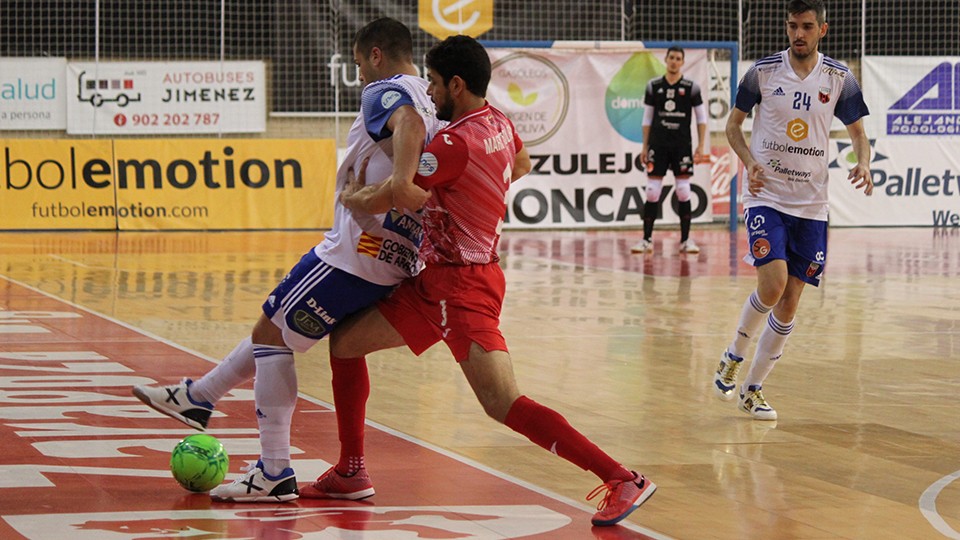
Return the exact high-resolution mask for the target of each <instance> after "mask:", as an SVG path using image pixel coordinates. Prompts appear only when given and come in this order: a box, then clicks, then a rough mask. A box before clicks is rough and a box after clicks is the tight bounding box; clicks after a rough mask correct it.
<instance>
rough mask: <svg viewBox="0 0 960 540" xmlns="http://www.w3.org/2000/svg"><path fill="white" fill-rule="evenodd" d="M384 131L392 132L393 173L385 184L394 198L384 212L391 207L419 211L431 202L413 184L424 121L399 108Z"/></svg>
mask: <svg viewBox="0 0 960 540" xmlns="http://www.w3.org/2000/svg"><path fill="white" fill-rule="evenodd" d="M387 127H389V128H390V130H391V131H393V173H392V174H391V175H390V178H388V179H387V181H386V182H384V184H389V186H390V191H391V193H392V197H393V198H392V201H391V204H390V207H388V208H387V209H386V210H389V209H390V208H391V207H392V208H406V209H410V210H419V209H420V208H421V207H422V206H423V203H425V202H427V199H428V198H430V192H428V191H425V190H423V189H420V188H419V187H418V186H417V185H416V184H414V183H413V177H414V175H416V174H417V165H418V164H419V163H420V153H421V152H423V140H424V139H425V138H426V136H427V128H426V126H424V124H423V117H421V116H420V113H418V112H417V111H416V109H414V108H413V107H409V106H408V107H401V108H400V109H397V112H395V113H393V115H391V116H390V120H388V121H387ZM386 210H384V212H385V211H386Z"/></svg>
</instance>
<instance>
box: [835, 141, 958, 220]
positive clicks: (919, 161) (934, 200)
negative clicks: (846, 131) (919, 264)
mask: <svg viewBox="0 0 960 540" xmlns="http://www.w3.org/2000/svg"><path fill="white" fill-rule="evenodd" d="M957 144H958V143H957V142H955V141H953V140H951V139H944V138H935V139H922V138H914V139H898V138H892V137H887V138H882V139H878V140H877V141H876V143H875V144H874V149H873V160H872V162H871V163H870V170H871V173H872V175H873V183H874V188H873V195H872V196H870V197H865V196H864V195H863V191H862V190H856V189H854V188H853V186H851V185H850V181H849V180H847V174H848V173H849V171H850V168H851V167H852V166H853V165H854V164H856V158H855V157H854V156H853V152H852V148H851V146H850V141H843V140H835V141H831V147H832V148H831V162H830V169H829V170H830V224H831V225H839V226H854V227H856V226H868V225H874V226H926V227H960V152H958V148H957Z"/></svg>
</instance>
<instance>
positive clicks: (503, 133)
mask: <svg viewBox="0 0 960 540" xmlns="http://www.w3.org/2000/svg"><path fill="white" fill-rule="evenodd" d="M426 65H427V68H428V71H427V77H428V80H429V86H428V88H427V93H428V94H429V95H430V96H431V98H432V99H433V102H434V104H435V105H436V108H437V117H438V118H440V119H441V120H449V121H450V124H449V125H448V126H447V127H446V128H444V129H442V130H440V131H439V132H437V135H436V136H435V137H434V139H433V141H432V142H431V143H430V144H429V145H428V146H427V148H426V150H425V151H424V153H423V155H422V156H421V159H420V166H419V169H418V172H417V175H416V176H415V178H414V179H413V183H412V184H411V183H410V181H409V180H407V181H404V180H403V179H399V180H398V179H394V178H389V179H388V180H386V181H384V182H383V183H381V184H376V185H373V186H365V187H364V186H363V180H364V177H365V171H364V168H363V167H362V166H361V169H360V171H359V174H358V178H357V180H356V182H355V183H354V184H353V185H352V188H351V189H346V190H344V192H343V193H342V195H341V200H342V202H343V203H344V205H346V206H347V207H348V208H350V209H351V210H353V211H354V212H373V213H376V212H384V211H386V210H389V208H390V207H393V206H398V205H399V206H403V207H407V208H409V207H410V206H412V205H415V204H419V203H421V202H423V201H425V202H423V210H422V218H423V238H424V239H423V243H422V244H421V248H420V257H421V259H422V260H423V261H424V262H425V263H426V267H425V268H424V270H423V271H422V272H420V274H419V275H417V276H416V277H414V278H411V279H407V280H405V281H404V282H403V283H401V285H400V286H398V287H397V289H396V290H395V291H394V292H393V293H392V294H391V295H390V296H389V297H387V298H384V299H382V300H381V301H380V302H378V303H377V305H376V306H375V307H372V308H369V309H367V310H365V311H363V312H361V313H360V314H358V315H357V316H355V317H353V318H351V319H347V320H346V321H344V322H343V323H342V324H341V325H340V326H338V327H337V328H336V329H335V330H334V332H333V334H332V335H331V348H330V350H331V365H332V366H335V369H334V371H333V389H334V404H335V405H336V410H337V411H338V414H337V420H338V429H339V435H340V442H341V456H340V461H339V462H338V464H337V465H336V466H334V467H332V468H331V469H330V470H328V471H327V472H326V473H324V474H323V475H322V476H320V478H318V479H317V481H316V482H314V483H313V484H311V485H308V486H304V487H303V489H302V490H301V496H303V497H315V498H342V499H360V498H364V497H368V496H370V495H372V494H373V484H372V483H371V482H370V477H369V475H368V474H367V472H366V469H365V467H364V466H363V428H364V412H365V406H366V400H367V397H368V395H369V382H368V381H367V378H366V377H367V375H366V371H365V365H366V363H365V362H364V361H363V359H364V356H365V355H366V354H369V353H372V352H375V351H379V350H383V349H387V348H392V347H398V346H401V345H404V344H405V345H407V346H408V347H409V348H410V349H411V350H412V351H413V352H414V353H415V354H418V355H419V354H421V353H422V352H424V351H426V350H427V349H428V348H429V347H431V346H432V345H434V344H435V343H437V342H438V341H443V342H445V343H446V344H447V347H448V348H449V349H450V351H451V352H452V353H453V356H454V358H455V359H456V360H457V362H458V364H459V365H460V368H461V369H462V371H463V373H464V375H466V377H467V381H468V382H469V383H470V386H471V388H473V391H474V393H475V394H476V396H477V398H478V399H479V401H480V403H481V405H482V406H483V409H484V411H485V412H486V413H487V414H488V415H489V416H490V417H492V418H493V419H495V420H497V421H498V422H501V423H503V424H505V425H506V426H507V427H509V428H511V429H513V430H514V431H516V432H518V433H520V434H522V435H524V436H526V437H527V438H529V439H530V440H531V441H533V442H534V443H536V444H538V445H539V446H541V447H543V448H545V449H548V450H550V451H551V452H554V453H555V454H557V455H559V456H560V457H562V458H564V459H567V460H568V461H570V462H572V463H574V464H575V465H577V466H579V467H581V468H582V469H584V470H589V471H591V472H593V473H594V474H596V475H597V476H598V477H599V478H600V479H601V480H602V481H603V482H604V483H603V485H601V486H600V487H599V488H597V489H596V490H594V491H593V492H592V493H591V494H590V495H589V496H588V499H592V498H593V497H595V496H597V495H600V494H603V498H602V500H601V501H600V503H599V505H598V506H597V509H598V511H597V513H596V514H595V515H594V517H593V524H594V525H613V524H615V523H618V522H619V521H621V520H622V519H624V518H625V517H627V516H628V515H629V514H630V513H631V512H632V511H634V510H635V509H636V508H638V507H639V506H640V505H641V504H643V503H644V502H645V501H646V500H647V499H648V498H649V497H650V496H651V495H653V493H654V491H655V490H656V485H655V484H653V483H652V482H650V481H649V480H647V479H646V478H644V477H643V476H642V475H640V474H637V473H635V472H633V471H630V470H629V469H626V468H625V467H624V466H623V465H621V464H620V463H618V462H617V461H615V460H614V459H613V458H611V457H610V456H608V455H607V454H606V453H604V452H603V451H602V450H601V449H600V448H599V447H597V446H596V445H595V444H593V443H592V442H591V441H590V440H588V439H587V438H586V437H584V436H583V435H582V434H581V433H580V432H578V431H577V430H576V429H574V428H573V427H572V426H571V425H570V424H569V423H568V422H567V421H566V419H564V418H563V416H561V415H560V414H558V413H557V412H555V411H553V410H551V409H549V408H547V407H544V406H543V405H541V404H539V403H537V402H535V401H533V400H532V399H530V398H528V397H526V396H524V395H521V394H520V392H519V390H518V389H517V383H516V378H515V376H514V372H513V365H512V363H511V359H510V354H509V353H508V352H507V344H506V342H505V340H504V338H503V335H502V334H501V332H500V328H499V325H500V310H501V307H502V305H503V296H504V291H505V281H504V276H503V271H502V270H501V268H500V265H499V264H498V261H499V256H498V254H497V244H498V242H499V239H500V228H501V226H502V225H503V217H504V215H505V213H506V202H505V201H506V193H507V190H508V189H509V187H510V184H511V182H513V181H514V180H516V179H518V178H520V177H521V176H523V175H525V174H526V173H527V172H529V171H530V158H529V155H528V154H527V152H526V150H525V149H524V147H523V143H522V142H521V140H520V138H519V136H518V135H517V132H516V130H515V129H514V126H513V124H512V123H511V122H510V120H509V119H508V118H507V117H506V116H505V115H504V114H503V113H502V112H500V111H499V110H497V109H496V108H494V107H492V106H490V105H489V104H488V103H487V102H486V100H485V99H484V96H485V95H486V90H487V85H488V83H489V82H490V76H491V66H490V59H489V57H488V56H487V53H486V51H485V50H484V48H483V46H482V45H480V44H479V43H478V42H477V41H476V40H474V39H473V38H470V37H467V36H453V37H450V38H447V39H446V40H444V41H443V42H441V43H440V44H438V45H436V46H435V47H434V48H433V49H431V50H430V52H429V53H427V56H426ZM420 188H422V189H420ZM418 190H419V191H418ZM427 190H429V192H428V191H427Z"/></svg>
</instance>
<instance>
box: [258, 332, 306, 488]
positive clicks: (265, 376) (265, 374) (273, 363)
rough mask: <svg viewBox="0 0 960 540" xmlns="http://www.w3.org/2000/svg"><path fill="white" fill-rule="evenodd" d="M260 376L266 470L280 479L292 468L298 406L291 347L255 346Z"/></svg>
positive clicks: (259, 389) (260, 421)
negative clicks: (292, 435)
mask: <svg viewBox="0 0 960 540" xmlns="http://www.w3.org/2000/svg"><path fill="white" fill-rule="evenodd" d="M253 354H254V356H255V357H256V363H257V376H256V378H255V379H254V380H253V397H254V399H255V400H256V405H257V423H258V424H259V426H260V457H261V459H262V460H263V470H264V472H266V473H267V474H269V475H272V476H276V475H279V474H280V473H281V472H283V469H285V468H287V467H289V466H290V422H291V421H292V420H293V410H294V408H295V407H296V406H297V370H296V368H295V366H294V362H293V351H291V350H290V349H288V348H287V347H274V346H270V345H257V344H254V346H253Z"/></svg>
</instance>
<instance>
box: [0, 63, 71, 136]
mask: <svg viewBox="0 0 960 540" xmlns="http://www.w3.org/2000/svg"><path fill="white" fill-rule="evenodd" d="M66 71H67V60H66V59H65V58H0V130H30V131H34V130H58V131H63V130H64V129H66V127H67V101H66V99H65V94H66V92H67V87H66V84H65V79H66Z"/></svg>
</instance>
